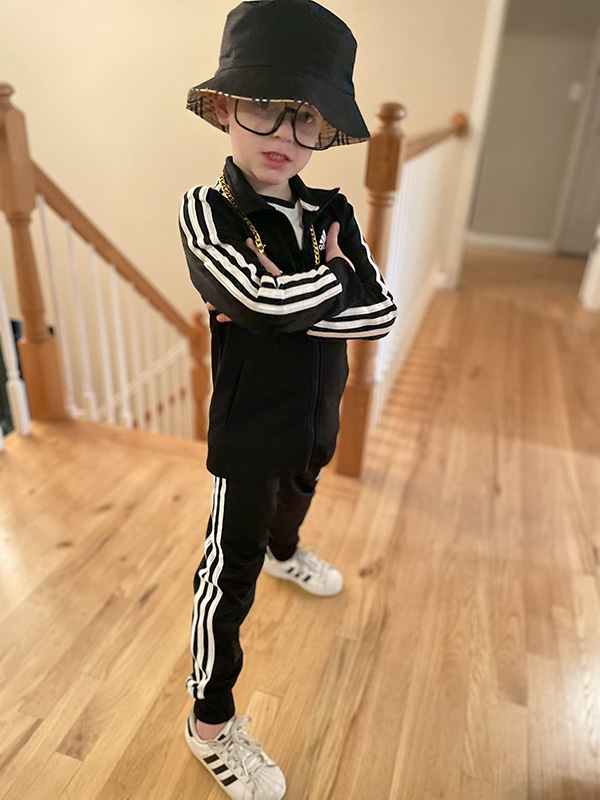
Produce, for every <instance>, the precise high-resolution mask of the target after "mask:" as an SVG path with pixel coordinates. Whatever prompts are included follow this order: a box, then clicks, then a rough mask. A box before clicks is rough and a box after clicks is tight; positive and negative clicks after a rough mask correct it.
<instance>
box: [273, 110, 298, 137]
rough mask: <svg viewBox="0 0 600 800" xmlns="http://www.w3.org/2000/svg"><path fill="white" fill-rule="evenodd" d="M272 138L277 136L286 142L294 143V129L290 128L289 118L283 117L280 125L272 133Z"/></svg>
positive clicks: (290, 121)
mask: <svg viewBox="0 0 600 800" xmlns="http://www.w3.org/2000/svg"><path fill="white" fill-rule="evenodd" d="M272 136H277V137H279V138H280V139H282V140H283V141H286V142H293V141H294V128H293V126H292V120H291V119H290V117H289V116H287V115H286V116H285V118H284V119H283V120H282V122H281V125H280V126H279V127H278V128H277V130H276V131H273V133H272Z"/></svg>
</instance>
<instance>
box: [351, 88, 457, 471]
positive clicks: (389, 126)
mask: <svg viewBox="0 0 600 800" xmlns="http://www.w3.org/2000/svg"><path fill="white" fill-rule="evenodd" d="M405 115H406V111H405V109H404V107H403V106H401V105H399V104H398V103H385V104H384V105H382V106H381V109H380V111H379V114H378V117H379V119H380V120H381V125H380V127H379V128H378V129H377V131H376V132H375V133H374V134H373V136H372V137H371V139H370V141H369V155H368V160H367V174H366V179H365V185H366V188H367V199H368V203H369V217H368V223H367V231H366V236H365V238H366V240H367V243H368V245H369V248H370V250H371V252H372V254H373V257H374V259H375V261H376V262H377V263H378V265H379V268H380V270H381V272H382V273H383V274H384V275H385V272H386V266H387V264H386V259H387V243H388V234H389V225H390V220H391V212H392V208H393V205H394V203H395V201H396V197H397V192H398V187H399V183H400V176H401V172H402V166H403V165H404V164H406V163H407V162H408V161H410V159H412V158H414V157H415V156H417V155H419V153H423V152H424V151H425V150H427V149H429V148H430V147H433V146H434V145H436V144H438V143H439V142H442V141H444V140H445V139H448V138H449V137H451V136H465V135H466V134H467V133H468V130H469V121H468V118H467V116H466V114H463V113H462V112H460V111H459V112H457V113H456V114H454V115H453V116H452V117H451V119H450V122H449V123H448V125H444V126H442V127H440V128H437V129H435V130H433V131H429V132H427V133H424V134H421V135H419V136H411V137H405V136H404V134H403V132H402V130H401V127H400V123H401V121H402V119H403V118H404V116H405ZM376 354H377V342H369V341H353V342H350V345H349V361H350V374H349V376H348V383H347V385H346V390H345V392H344V401H343V404H342V415H341V420H340V435H339V439H338V447H337V461H336V469H337V471H338V472H340V473H342V474H343V475H351V476H353V477H359V476H360V473H361V470H362V464H363V457H364V450H365V444H366V437H367V432H368V426H369V417H370V408H371V402H372V397H373V390H374V387H375V377H374V372H375V358H376Z"/></svg>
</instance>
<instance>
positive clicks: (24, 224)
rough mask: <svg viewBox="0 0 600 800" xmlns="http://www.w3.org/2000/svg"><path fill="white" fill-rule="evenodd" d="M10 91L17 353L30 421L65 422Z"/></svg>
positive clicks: (5, 148) (7, 173)
mask: <svg viewBox="0 0 600 800" xmlns="http://www.w3.org/2000/svg"><path fill="white" fill-rule="evenodd" d="M12 93H13V90H12V88H11V87H10V86H7V85H6V84H1V85H0V208H1V209H2V210H3V211H4V213H5V215H6V219H7V222H8V225H9V227H10V232H11V238H12V246H13V252H14V259H15V269H16V273H17V288H18V293H19V305H20V307H21V313H22V314H23V336H22V337H21V338H20V339H19V342H18V349H19V357H20V361H21V371H22V373H23V376H24V378H25V383H26V385H27V390H28V395H29V407H30V411H31V415H32V416H33V418H34V419H42V420H52V419H63V418H65V417H66V416H67V414H66V411H65V406H64V402H63V393H62V380H61V373H60V367H59V360H58V353H57V349H56V342H55V340H54V339H53V338H52V336H51V335H50V333H49V331H48V326H47V324H46V321H45V311H44V301H43V298H42V292H41V289H40V280H39V275H38V271H37V266H36V263H35V256H34V252H33V245H32V242H31V232H30V225H31V212H32V211H33V210H34V209H35V206H36V204H35V194H36V191H35V179H34V175H33V167H32V164H31V160H30V158H29V148H28V144H27V133H26V129H25V117H24V115H23V114H22V112H21V111H19V110H18V109H16V108H14V107H13V106H12V104H11V102H10V96H11V94H12Z"/></svg>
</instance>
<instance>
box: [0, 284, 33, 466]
mask: <svg viewBox="0 0 600 800" xmlns="http://www.w3.org/2000/svg"><path fill="white" fill-rule="evenodd" d="M0 349H1V350H2V358H3V360H4V366H5V368H6V377H7V381H6V394H7V396H8V404H9V407H10V413H11V416H12V420H13V425H14V427H15V430H16V431H17V433H19V434H21V436H28V435H29V434H30V433H31V418H30V415H29V403H28V402H27V392H26V391H25V384H24V383H23V381H22V380H21V376H20V374H19V362H18V360H17V350H16V347H15V341H14V338H13V333H12V327H11V324H10V319H9V316H8V309H7V307H6V297H5V295H4V287H3V286H2V281H0ZM3 449H4V435H3V431H2V428H1V427H0V451H2V450H3Z"/></svg>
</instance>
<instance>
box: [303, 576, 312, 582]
mask: <svg viewBox="0 0 600 800" xmlns="http://www.w3.org/2000/svg"><path fill="white" fill-rule="evenodd" d="M311 577H312V576H311V575H307V576H306V578H304V583H306V581H309V580H310V579H311Z"/></svg>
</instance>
